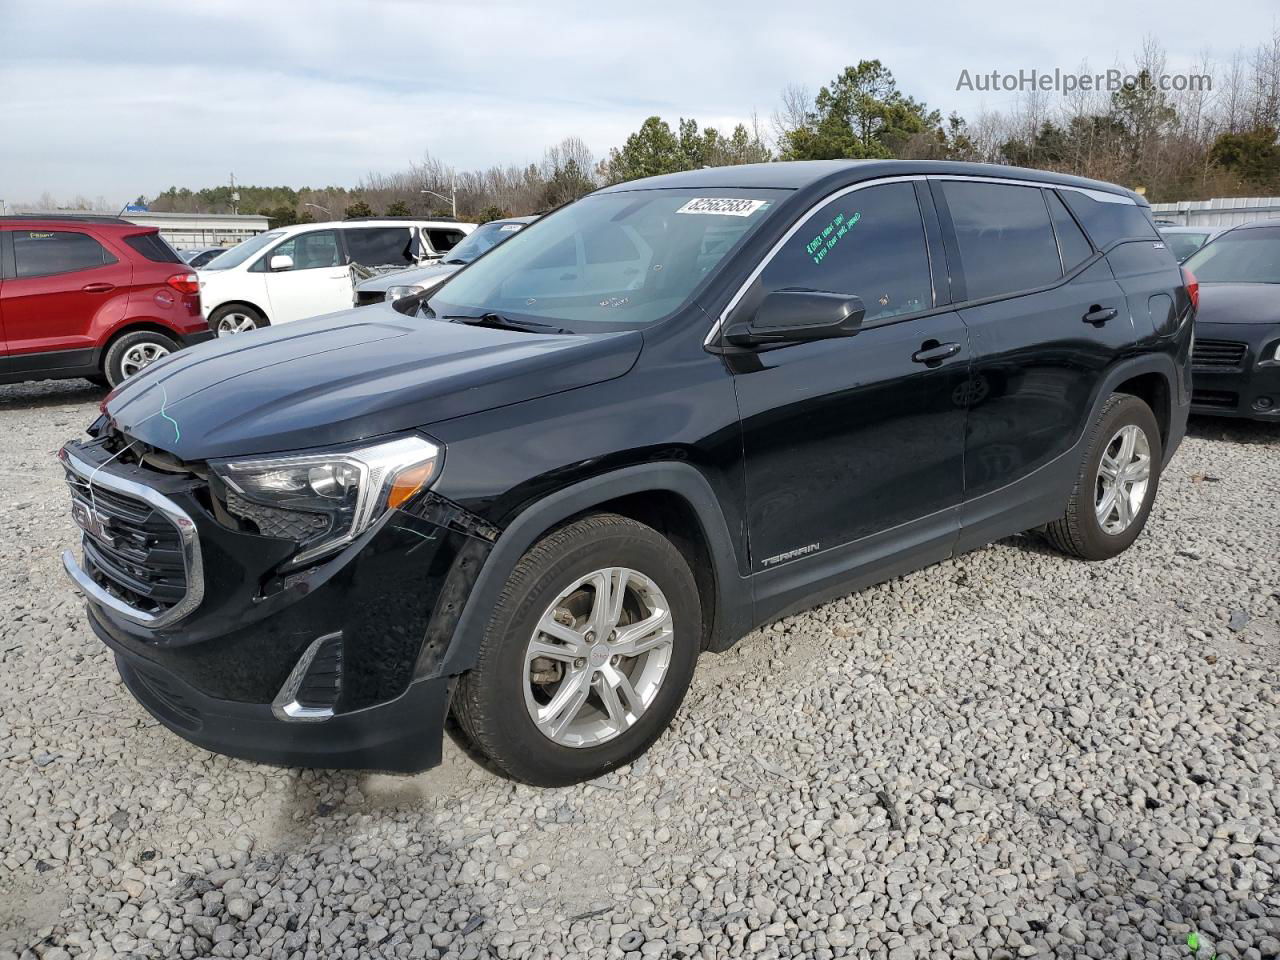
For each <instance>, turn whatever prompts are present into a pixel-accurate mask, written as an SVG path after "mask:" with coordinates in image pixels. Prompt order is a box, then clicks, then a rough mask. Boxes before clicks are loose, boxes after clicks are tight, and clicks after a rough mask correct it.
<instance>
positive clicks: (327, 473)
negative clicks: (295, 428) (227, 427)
mask: <svg viewBox="0 0 1280 960" xmlns="http://www.w3.org/2000/svg"><path fill="white" fill-rule="evenodd" d="M439 460H440V448H439V447H437V446H436V445H435V444H433V443H430V442H428V441H427V440H424V439H423V438H422V437H416V436H412V437H401V438H400V439H398V440H388V441H385V442H382V443H375V444H370V445H369V446H363V447H351V448H346V449H343V450H335V451H332V452H327V453H316V454H301V455H299V456H286V457H272V458H269V459H266V458H264V459H257V460H214V461H210V463H209V467H210V469H211V470H212V471H213V472H214V473H215V474H216V475H217V476H218V477H219V478H221V479H222V481H223V482H224V483H225V484H226V486H227V492H226V506H227V511H228V512H229V513H231V514H233V515H234V516H236V517H239V518H240V519H241V520H246V521H248V522H249V523H250V524H252V525H253V526H255V527H256V528H257V529H258V532H259V533H261V534H263V535H264V536H269V537H281V538H284V539H287V540H294V541H296V542H297V544H298V546H299V548H300V549H299V552H298V553H297V554H296V555H295V556H294V557H293V558H292V559H291V560H290V561H289V565H290V566H298V565H299V564H302V563H306V562H307V561H309V560H314V559H315V558H316V557H319V556H323V555H324V554H326V553H330V552H331V551H333V550H336V549H338V548H339V547H341V546H343V545H345V544H347V543H350V542H351V541H352V540H354V539H355V538H356V537H358V536H360V534H362V533H363V532H364V531H365V530H367V529H368V528H369V525H370V524H372V523H373V522H374V521H375V520H376V519H377V518H378V517H380V516H382V514H384V513H385V512H386V511H387V510H389V509H392V508H394V507H399V506H401V505H402V504H404V503H406V502H407V501H408V500H409V499H410V498H412V497H413V496H414V495H415V494H417V493H418V492H419V491H420V490H423V489H424V488H426V487H427V486H429V485H430V483H431V481H432V479H434V477H435V475H436V472H437V470H438V467H439Z"/></svg>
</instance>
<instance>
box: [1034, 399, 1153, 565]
mask: <svg viewBox="0 0 1280 960" xmlns="http://www.w3.org/2000/svg"><path fill="white" fill-rule="evenodd" d="M1163 455H1164V451H1163V448H1162V447H1161V442H1160V426H1159V424H1158V423H1156V418H1155V414H1153V413H1152V412H1151V408H1150V407H1148V406H1147V405H1146V403H1144V402H1143V401H1142V400H1140V399H1138V398H1137V397H1134V396H1130V395H1128V394H1123V393H1113V394H1112V395H1111V396H1110V397H1108V398H1107V402H1106V403H1105V404H1103V407H1102V412H1101V413H1100V414H1099V416H1098V419H1097V422H1096V423H1094V425H1093V429H1092V431H1091V433H1090V440H1089V452H1088V455H1087V456H1086V457H1085V459H1084V463H1083V465H1082V466H1081V468H1080V473H1079V475H1078V476H1077V477H1076V483H1075V487H1074V489H1073V490H1072V491H1071V498H1070V499H1069V500H1068V501H1067V511H1066V514H1065V515H1064V516H1063V517H1062V519H1061V520H1055V521H1054V522H1053V523H1051V524H1049V525H1048V527H1047V528H1046V529H1045V535H1046V536H1047V537H1048V539H1049V542H1050V543H1052V544H1053V545H1054V546H1055V547H1057V548H1058V549H1059V550H1061V551H1062V552H1063V553H1066V554H1070V555H1071V556H1075V557H1080V558H1082V559H1084V560H1108V559H1110V558H1111V557H1114V556H1116V555H1118V554H1120V553H1123V552H1124V551H1125V550H1127V549H1128V548H1129V545H1130V544H1132V543H1133V541H1134V540H1136V539H1138V535H1139V534H1140V533H1142V529H1143V527H1145V526H1146V524H1147V517H1148V516H1149V515H1150V513H1151V505H1152V504H1153V503H1154V502H1155V498H1156V490H1157V489H1158V487H1159V485H1160V465H1161V463H1162V462H1163Z"/></svg>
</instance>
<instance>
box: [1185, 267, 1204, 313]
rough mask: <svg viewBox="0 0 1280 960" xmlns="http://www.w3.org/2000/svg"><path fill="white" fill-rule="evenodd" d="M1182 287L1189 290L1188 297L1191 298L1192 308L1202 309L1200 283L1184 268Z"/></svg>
mask: <svg viewBox="0 0 1280 960" xmlns="http://www.w3.org/2000/svg"><path fill="white" fill-rule="evenodd" d="M1182 285H1183V286H1184V287H1186V288H1187V296H1188V297H1190V298H1191V306H1192V307H1193V308H1195V309H1196V310H1199V309H1200V281H1199V280H1197V279H1196V275H1195V274H1194V273H1192V272H1191V271H1190V270H1188V269H1187V268H1186V267H1183V268H1182Z"/></svg>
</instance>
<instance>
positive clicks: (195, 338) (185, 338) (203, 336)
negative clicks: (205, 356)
mask: <svg viewBox="0 0 1280 960" xmlns="http://www.w3.org/2000/svg"><path fill="white" fill-rule="evenodd" d="M213 338H214V333H213V331H212V330H210V329H209V328H208V327H205V328H203V329H201V330H196V331H193V332H191V333H184V334H181V335H180V336H179V339H180V340H181V341H182V345H183V346H184V347H194V346H195V345H196V344H197V343H205V342H206V341H209V340H212V339H213Z"/></svg>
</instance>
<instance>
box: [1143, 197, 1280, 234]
mask: <svg viewBox="0 0 1280 960" xmlns="http://www.w3.org/2000/svg"><path fill="white" fill-rule="evenodd" d="M1151 212H1152V214H1154V215H1155V218H1156V219H1157V220H1169V221H1172V222H1173V223H1176V224H1178V225H1179V226H1182V227H1234V226H1236V225H1238V224H1241V223H1249V222H1250V221H1251V220H1260V219H1262V218H1263V217H1276V216H1280V197H1216V198H1215V199H1213V200H1179V201H1178V202H1177V203H1153V204H1152V205H1151Z"/></svg>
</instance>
